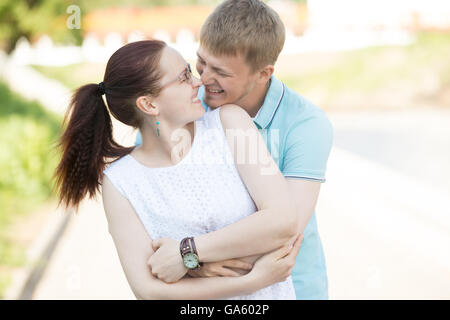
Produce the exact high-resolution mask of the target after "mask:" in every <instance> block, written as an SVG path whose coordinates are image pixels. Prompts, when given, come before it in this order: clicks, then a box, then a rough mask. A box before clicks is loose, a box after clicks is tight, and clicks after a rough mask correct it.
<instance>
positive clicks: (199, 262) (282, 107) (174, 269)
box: [56, 0, 333, 300]
mask: <svg viewBox="0 0 450 320" xmlns="http://www.w3.org/2000/svg"><path fill="white" fill-rule="evenodd" d="M284 30H285V29H284V25H283V23H282V22H281V20H280V18H279V16H278V15H277V13H276V12H275V11H274V10H272V9H271V8H270V7H268V6H267V5H266V4H265V3H264V2H262V1H259V0H227V1H224V2H222V3H221V4H220V5H219V6H218V7H217V8H216V9H215V10H214V11H213V12H212V13H211V15H210V16H209V17H208V18H207V20H206V22H205V23H204V25H203V26H202V29H201V34H200V47H199V49H198V51H197V55H198V57H197V62H196V69H197V71H198V74H199V75H200V79H198V78H196V77H195V76H194V75H193V74H192V73H191V68H190V66H189V64H187V63H186V61H185V60H184V59H183V57H182V55H181V54H180V53H179V52H177V51H176V50H174V49H172V48H170V47H169V46H167V45H166V44H165V43H164V42H162V41H157V40H146V41H138V42H133V43H129V44H127V45H125V46H123V47H122V48H120V49H118V50H117V51H116V52H115V53H114V54H113V55H112V56H111V58H110V59H109V61H108V63H107V66H106V70H105V75H104V78H103V81H102V82H101V83H99V84H87V85H84V86H82V87H80V88H79V89H78V90H77V91H76V92H75V94H74V96H73V98H72V101H71V104H70V107H69V110H68V113H67V116H66V121H67V127H66V129H65V131H64V133H63V134H62V136H61V139H60V146H61V149H62V158H61V161H60V163H59V166H58V168H57V170H56V177H57V186H58V189H59V199H60V203H64V204H65V205H66V206H73V207H75V208H78V204H79V203H80V201H81V200H82V199H83V198H85V197H86V196H88V195H90V196H94V195H95V194H96V193H97V192H98V191H99V190H100V186H101V189H102V190H101V191H102V197H103V204H104V209H105V213H106V217H107V221H108V228H109V232H110V234H111V236H112V238H113V240H114V243H115V246H116V249H117V252H118V256H119V259H120V262H121V265H122V268H123V270H124V273H125V275H126V278H127V280H128V283H129V285H130V287H131V289H132V291H133V292H134V294H135V296H136V298H138V299H267V300H271V299H327V298H328V282H327V274H326V264H325V257H324V252H323V249H322V244H321V240H320V237H319V233H318V229H317V223H316V217H315V210H314V208H315V205H316V201H317V198H318V195H319V190H320V185H321V183H322V182H324V181H325V169H326V163H327V160H328V155H329V152H330V149H331V145H332V137H333V132H332V127H331V124H330V122H329V121H328V119H327V117H326V115H325V114H324V112H323V111H322V110H320V109H319V108H317V107H316V106H314V105H313V104H312V103H310V102H309V101H308V100H306V99H305V98H303V97H302V96H300V95H299V94H297V93H296V92H294V91H293V90H291V89H289V88H288V87H286V86H285V85H284V84H283V83H282V82H281V81H279V80H278V79H276V78H275V77H274V75H273V73H274V65H275V62H276V60H277V58H278V55H279V53H280V51H281V50H282V48H283V45H284V39H285V31H284ZM103 98H104V99H103ZM110 113H111V114H112V115H113V116H114V117H115V118H116V119H117V120H119V121H121V122H123V123H125V124H127V125H129V126H132V127H134V128H137V129H139V134H138V138H137V141H136V146H133V147H123V146H121V145H119V144H118V143H116V142H115V141H114V140H113V135H112V123H111V117H110ZM230 137H231V138H230ZM234 138H238V140H239V139H241V141H244V142H245V143H243V144H240V145H239V144H238V145H237V148H236V145H235V144H234ZM255 146H257V149H258V150H256V151H255ZM255 154H256V155H257V156H256V157H255V156H254V155H255ZM194 159H195V160H194ZM249 159H251V160H252V161H249ZM202 160H204V161H202ZM300 246H301V248H300Z"/></svg>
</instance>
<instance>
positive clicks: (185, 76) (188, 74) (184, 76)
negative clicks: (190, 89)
mask: <svg viewBox="0 0 450 320" xmlns="http://www.w3.org/2000/svg"><path fill="white" fill-rule="evenodd" d="M193 76H194V75H193V74H192V69H191V65H190V64H189V63H188V64H187V66H186V68H184V70H183V72H182V73H181V74H180V75H179V76H178V77H177V78H176V79H173V80H171V81H169V82H168V83H166V84H165V85H163V86H161V88H160V90H163V89H165V88H167V87H168V86H170V85H171V84H172V83H175V82H176V81H179V82H180V83H183V82H184V81H186V82H187V83H189V84H192V80H193V79H192V78H193Z"/></svg>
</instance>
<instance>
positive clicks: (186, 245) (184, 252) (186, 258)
mask: <svg viewBox="0 0 450 320" xmlns="http://www.w3.org/2000/svg"><path fill="white" fill-rule="evenodd" d="M180 253H181V258H182V259H183V264H184V266H185V267H186V268H188V269H189V270H199V269H200V267H201V265H202V263H201V262H200V260H199V258H198V253H197V249H196V247H195V242H194V238H193V237H186V238H184V239H183V240H181V242H180Z"/></svg>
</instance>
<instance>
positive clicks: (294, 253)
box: [288, 234, 303, 259]
mask: <svg viewBox="0 0 450 320" xmlns="http://www.w3.org/2000/svg"><path fill="white" fill-rule="evenodd" d="M302 242H303V234H300V235H299V236H298V237H297V239H296V240H295V242H294V244H293V246H292V249H291V251H290V252H289V254H288V255H289V257H294V259H295V257H297V255H298V253H299V251H300V247H301V245H302Z"/></svg>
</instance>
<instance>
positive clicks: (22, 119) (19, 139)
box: [0, 82, 62, 297]
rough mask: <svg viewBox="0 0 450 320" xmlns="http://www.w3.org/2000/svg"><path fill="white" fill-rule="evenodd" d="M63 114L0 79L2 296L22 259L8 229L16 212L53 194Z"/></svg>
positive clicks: (21, 250) (33, 206)
mask: <svg viewBox="0 0 450 320" xmlns="http://www.w3.org/2000/svg"><path fill="white" fill-rule="evenodd" d="M61 121H62V119H61V118H60V117H59V116H57V115H54V114H52V113H49V112H48V111H46V110H45V109H44V108H43V107H42V106H40V105H39V104H38V103H36V102H29V101H27V100H24V99H23V98H21V97H20V96H18V95H16V94H14V93H13V92H11V91H10V90H9V88H8V87H7V86H6V85H5V84H4V83H3V82H0V136H1V137H2V139H1V140H0V150H2V152H1V153H0V208H1V210H0V270H1V272H0V297H1V296H2V292H3V291H4V289H5V288H6V286H7V284H8V282H9V271H10V270H11V269H12V268H14V267H17V266H19V265H21V264H23V263H24V262H25V254H24V248H22V247H20V246H19V245H17V243H15V241H14V239H13V238H12V237H11V235H10V234H9V233H8V226H10V225H11V224H12V223H13V222H14V221H15V220H17V219H18V218H19V217H23V216H24V215H26V214H27V213H29V212H32V211H33V210H35V209H36V208H37V207H38V206H40V205H42V204H43V203H44V202H45V201H47V200H49V199H51V198H52V188H53V185H52V181H51V176H52V174H53V171H54V169H55V168H56V162H57V155H56V154H55V152H54V149H53V147H54V146H55V143H56V140H57V137H58V134H59V128H60V124H61Z"/></svg>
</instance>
